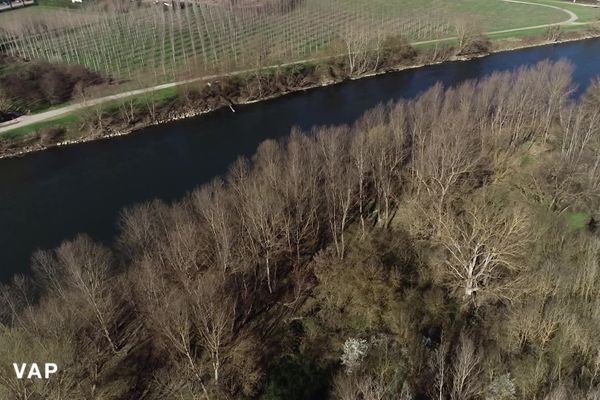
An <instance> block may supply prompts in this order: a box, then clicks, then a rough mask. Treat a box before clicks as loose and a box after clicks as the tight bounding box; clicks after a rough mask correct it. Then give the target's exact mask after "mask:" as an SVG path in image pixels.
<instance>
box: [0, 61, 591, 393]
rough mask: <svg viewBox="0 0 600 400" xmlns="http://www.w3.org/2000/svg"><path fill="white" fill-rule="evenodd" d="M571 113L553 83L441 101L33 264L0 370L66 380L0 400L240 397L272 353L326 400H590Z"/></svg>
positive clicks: (2, 331)
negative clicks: (323, 367)
mask: <svg viewBox="0 0 600 400" xmlns="http://www.w3.org/2000/svg"><path fill="white" fill-rule="evenodd" d="M569 93H570V80H569V66H568V65H566V64H565V63H557V64H550V63H542V64H539V65H537V66H535V67H533V68H530V69H522V70H520V71H517V72H512V73H502V74H495V75H493V76H490V77H489V78H486V79H485V80H483V81H481V82H469V83H466V84H463V85H461V86H459V87H456V88H452V89H448V90H444V89H443V88H441V87H440V86H437V87H434V88H432V89H431V90H429V91H428V92H426V93H424V94H422V95H421V96H420V97H418V98H416V99H414V100H405V101H401V102H399V103H397V104H392V105H388V106H379V107H377V108H375V109H374V110H372V111H370V112H368V113H367V114H365V115H364V116H363V117H362V118H361V119H360V120H359V121H357V122H356V123H355V124H354V125H352V126H340V127H329V128H315V129H314V130H313V131H311V132H309V133H303V132H299V131H294V132H292V133H291V135H290V136H289V137H288V138H287V139H286V140H285V141H283V142H275V141H266V142H264V143H263V144H261V146H260V147H259V149H258V150H257V153H256V155H255V156H254V157H253V158H252V159H251V160H247V159H241V160H239V161H238V162H237V163H236V164H235V165H234V166H232V168H231V170H230V172H229V173H228V175H227V176H226V177H225V178H224V179H217V180H215V181H214V182H212V183H210V184H208V185H205V186H203V187H201V188H199V189H197V190H195V191H194V192H193V193H191V194H190V195H188V196H187V197H186V198H185V199H183V200H181V201H179V202H177V203H175V204H173V205H166V204H164V203H161V202H158V201H155V202H151V203H147V204H143V205H139V206H136V207H134V208H131V209H128V210H125V211H124V212H123V215H122V218H121V220H120V234H119V236H118V240H117V246H116V248H115V249H114V250H113V251H111V250H109V249H107V248H106V247H104V246H103V245H100V244H97V243H94V242H93V241H92V240H91V239H89V238H87V237H85V236H80V237H78V238H76V239H74V240H72V241H69V242H65V243H64V244H63V245H61V246H60V247H59V248H58V249H56V250H54V251H42V252H38V253H36V255H35V256H34V261H33V262H34V270H35V272H36V279H35V283H36V286H35V287H33V286H31V284H30V283H29V281H28V280H26V279H22V278H19V279H17V280H16V281H15V283H14V284H13V285H11V286H8V287H3V288H2V290H0V302H1V303H0V304H1V305H2V306H1V307H0V343H1V344H2V346H0V358H1V362H0V365H2V366H4V365H11V363H12V362H13V359H14V358H15V357H16V358H19V357H20V358H27V357H30V355H29V354H28V353H27V352H26V351H25V349H27V348H29V349H43V352H42V353H41V354H44V355H45V356H47V357H49V358H52V357H57V358H58V359H59V360H61V374H60V376H61V378H59V379H56V380H52V381H50V383H49V384H48V385H44V386H43V387H42V386H38V385H37V383H36V382H23V381H16V380H15V379H14V377H12V376H11V371H10V370H7V369H0V394H2V395H3V398H7V399H12V398H15V399H16V398H19V399H20V398H28V396H29V395H30V394H31V393H36V394H37V395H39V396H45V397H48V398H96V399H117V398H156V399H181V398H190V399H221V398H244V397H248V398H251V397H255V396H258V395H259V394H260V393H261V392H263V391H265V390H266V392H264V393H271V392H269V390H274V389H273V387H274V386H273V385H281V380H275V381H274V382H275V383H269V384H268V385H267V384H266V382H267V381H269V376H271V375H272V374H276V373H280V372H281V371H279V372H278V368H277V367H276V365H277V363H278V360H280V359H281V358H282V357H283V356H282V354H291V355H290V357H291V356H292V355H293V357H300V356H299V354H303V356H304V357H308V356H310V355H311V354H312V357H316V358H317V360H319V362H320V363H325V364H327V363H330V365H333V367H332V368H334V369H335V370H336V371H337V372H336V373H335V374H333V376H334V378H333V381H332V382H330V383H329V387H330V388H333V389H332V391H331V395H332V396H333V397H335V398H339V399H348V400H350V399H388V398H389V399H397V398H401V399H411V398H413V396H429V397H430V398H432V399H438V400H444V399H452V400H471V399H473V400H476V399H505V400H506V399H515V398H516V397H515V396H516V393H519V394H520V395H522V398H533V397H536V398H544V396H545V395H548V396H559V395H560V393H563V392H564V391H566V390H578V392H577V393H581V395H582V396H583V395H584V394H583V393H588V392H589V393H594V391H595V390H597V385H598V380H599V379H600V378H599V377H598V374H599V371H600V367H599V366H600V362H598V360H599V358H598V356H597V346H598V345H599V343H598V339H597V336H598V335H597V333H598V331H599V330H600V319H598V315H597V312H596V311H595V309H596V300H595V299H596V297H597V294H598V293H600V269H599V268H600V262H599V260H600V244H599V241H598V239H597V237H595V236H590V235H591V234H589V233H588V232H582V231H581V232H578V233H574V232H573V231H572V230H571V229H568V228H566V227H565V226H564V222H563V219H562V218H563V217H562V215H563V213H566V212H567V211H566V210H567V209H568V208H569V207H574V206H575V205H578V206H580V207H583V206H584V205H585V204H588V205H589V204H593V205H595V206H597V205H598V204H600V202H598V200H599V199H598V195H599V192H598V186H597V184H598V179H597V176H596V175H594V174H593V173H591V172H590V171H594V168H598V165H599V164H600V161H599V160H600V156H598V154H600V153H599V152H598V149H599V148H600V139H599V137H600V136H599V135H598V133H599V131H598V121H599V120H600V119H599V117H598V112H597V106H596V107H594V96H593V93H594V91H593V90H592V91H591V92H590V94H589V95H588V97H586V101H584V102H582V104H581V105H575V104H571V103H570V101H569V99H568V95H569ZM596 105H597V103H596ZM524 154H525V155H531V154H535V156H536V157H537V160H538V161H537V163H534V165H532V166H526V165H524V164H522V163H520V160H522V159H523V155H524ZM564 171H568V172H569V173H567V172H564ZM586 185H587V186H586ZM582 187H586V189H582ZM548 199H552V200H551V201H548ZM569 204H570V206H569ZM401 232H404V233H401ZM573 243H575V244H576V245H574V244H573ZM415 310H419V312H415ZM295 324H296V325H297V324H301V325H302V326H303V328H302V329H297V328H294V329H292V328H291V327H292V326H296V325H295ZM440 331H441V332H443V333H439V332H440ZM435 332H438V333H435ZM350 336H352V337H354V338H353V339H347V338H348V337H350ZM361 336H362V337H363V338H369V339H360V337H361ZM290 337H292V339H290ZM357 337H358V339H357ZM344 340H346V343H345V344H344V355H343V356H342V358H341V359H342V361H343V365H344V366H346V367H347V368H346V369H345V367H344V368H343V367H342V366H341V365H340V364H339V360H340V355H339V348H340V342H343V341H344ZM299 342H300V343H302V345H301V346H300V345H299V344H298V343H299ZM298 348H303V349H304V350H303V352H300V353H299V350H298ZM5 349H7V350H5ZM564 349H568V350H564ZM36 351H38V350H36ZM39 351H42V350H39ZM346 353H347V354H346ZM573 354H578V356H577V357H574V356H573ZM507 357H510V358H511V359H512V360H513V361H512V362H511V363H507V362H504V360H506V359H507ZM9 359H10V362H9ZM23 361H26V360H23ZM348 366H351V367H348ZM329 376H331V374H330V375H329ZM284 381H286V380H285V379H284ZM287 381H289V379H288V380H287ZM287 381H286V382H287ZM289 384H291V385H293V384H294V382H293V380H292V382H291V383H289ZM265 388H266V389H265ZM552 393H555V394H552ZM557 393H558V394H557ZM266 395H267V394H265V396H266ZM547 398H548V399H550V398H555V397H547ZM556 398H560V397H556Z"/></svg>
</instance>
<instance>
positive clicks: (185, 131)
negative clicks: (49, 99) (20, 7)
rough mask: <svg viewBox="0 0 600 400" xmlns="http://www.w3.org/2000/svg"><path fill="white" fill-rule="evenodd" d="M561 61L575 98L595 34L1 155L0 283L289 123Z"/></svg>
mask: <svg viewBox="0 0 600 400" xmlns="http://www.w3.org/2000/svg"><path fill="white" fill-rule="evenodd" d="M563 58H564V59H567V60H569V61H570V62H571V63H572V64H573V65H574V66H575V71H574V76H573V79H574V82H575V83H576V84H577V85H578V90H577V92H576V95H579V94H581V92H582V91H583V90H585V88H586V87H587V86H588V84H589V82H590V80H591V79H592V78H593V77H595V76H596V75H600V39H590V40H584V41H579V42H571V43H564V44H558V45H550V46H544V47H536V48H530V49H524V50H518V51H513V52H507V53H498V54H494V55H491V56H489V57H485V58H480V59H475V60H471V61H466V62H453V63H447V64H441V65H435V66H430V67H424V68H419V69H415V70H407V71H401V72H396V73H390V74H387V75H382V76H377V77H372V78H366V79H362V80H357V81H352V82H346V83H343V84H340V85H336V86H330V87H326V88H319V89H314V90H310V91H306V92H302V93H297V94H293V95H289V96H285V97H282V98H279V99H274V100H270V101H265V102H262V103H257V104H252V105H247V106H240V107H238V109H237V112H236V113H232V112H231V111H229V110H220V111H217V112H214V113H211V114H208V115H204V116H200V117H195V118H190V119H187V120H180V121H176V122H172V123H168V124H164V125H160V126H155V127H150V128H147V129H144V130H143V131H141V132H138V133H136V134H132V135H129V136H123V137H118V138H113V139H108V140H102V141H98V142H91V143H85V144H79V145H73V146H66V147H61V148H54V149H50V150H47V151H43V152H39V153H33V154H29V155H27V156H24V157H21V158H12V159H4V160H0V281H7V280H9V279H10V278H11V276H13V275H14V274H15V273H27V271H28V270H29V264H30V257H31V254H32V252H33V251H34V250H35V249H37V248H53V247H56V246H57V245H59V244H60V243H61V242H62V241H63V240H65V239H70V238H72V237H74V236H75V235H76V234H77V233H87V234H89V235H90V236H91V237H92V238H94V239H96V240H100V241H102V242H104V243H106V244H109V245H110V244H111V241H112V239H113V237H114V235H115V233H116V231H117V221H118V216H119V213H120V210H122V209H123V208H124V207H127V206H131V205H134V204H136V203H140V202H143V201H147V200H151V199H154V198H160V199H163V200H166V201H173V200H177V199H180V198H181V197H182V196H184V195H185V193H187V192H189V191H190V190H192V189H193V188H194V187H196V186H198V185H200V184H202V183H204V182H207V181H209V180H211V179H212V178H213V177H216V176H218V175H222V174H224V173H225V172H226V171H227V168H228V166H229V165H231V163H232V162H233V161H234V160H235V159H236V158H237V157H239V156H241V155H246V156H249V155H252V154H253V153H254V152H255V150H256V148H257V146H258V144H259V143H260V142H261V141H263V140H265V139H267V138H279V137H282V136H285V135H286V134H288V133H289V131H290V129H291V128H292V127H293V126H299V127H300V128H302V129H309V128H311V127H312V126H315V125H331V124H343V123H352V122H353V121H355V120H356V119H357V118H358V117H360V115H362V114H363V113H364V111H365V110H367V109H369V108H371V107H373V106H375V105H377V104H378V103H381V102H388V101H391V100H397V99H400V98H408V97H413V96H415V95H416V94H418V93H419V92H422V91H424V90H426V89H427V88H429V87H430V86H432V85H434V84H435V83H436V82H438V81H440V82H442V83H443V84H444V85H445V86H452V85H456V84H458V83H460V82H463V81H465V80H467V79H473V78H482V77H484V76H486V75H489V74H490V73H492V72H494V71H506V70H511V69H514V68H518V67H520V66H523V65H531V64H535V63H537V62H539V61H541V60H544V59H550V60H559V59H563Z"/></svg>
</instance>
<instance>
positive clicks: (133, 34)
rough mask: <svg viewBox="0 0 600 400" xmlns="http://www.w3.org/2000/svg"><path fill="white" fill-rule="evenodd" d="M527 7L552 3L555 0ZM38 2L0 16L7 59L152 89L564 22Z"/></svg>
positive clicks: (496, 3)
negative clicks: (337, 46) (378, 45)
mask: <svg viewBox="0 0 600 400" xmlns="http://www.w3.org/2000/svg"><path fill="white" fill-rule="evenodd" d="M44 1H45V2H46V3H47V4H46V3H44ZM533 1H536V2H539V3H544V4H551V5H557V2H556V1H554V0H533ZM42 2H43V3H42V4H45V5H44V6H36V7H29V8H27V9H23V10H18V11H11V12H6V13H2V14H0V28H1V29H0V43H4V51H5V52H8V53H10V54H14V55H19V56H22V57H25V58H28V59H31V58H41V59H46V60H49V61H58V62H67V63H77V64H82V65H85V66H87V67H89V68H91V69H93V70H97V71H102V72H106V73H109V74H111V75H112V76H115V77H118V78H124V79H139V78H143V79H148V80H149V81H152V82H161V81H168V80H172V79H173V78H175V77H176V76H177V75H178V74H183V73H190V72H194V73H196V74H197V73H198V72H202V71H205V72H209V71H223V70H232V69H235V68H238V69H239V68H247V67H256V66H259V65H264V64H265V63H278V62H290V61H296V60H301V59H304V58H309V57H311V56H314V55H316V54H318V53H319V52H320V51H322V50H323V49H324V48H326V47H327V46H329V44H330V43H331V42H332V41H334V40H339V39H340V38H341V39H347V38H349V37H351V38H356V37H368V38H371V39H373V38H376V37H381V36H382V35H389V34H396V35H402V36H404V37H405V38H406V39H407V40H409V41H412V42H418V41H427V40H435V39H440V38H446V37H450V36H453V35H454V34H455V28H454V26H455V21H456V20H457V19H459V18H468V19H469V21H472V22H474V23H476V24H478V25H479V26H480V27H481V29H482V30H484V31H486V32H490V31H498V30H507V29H518V28H523V27H527V26H534V25H542V24H553V23H558V22H562V21H564V20H566V19H568V18H569V15H567V14H566V13H565V12H564V11H561V10H557V9H552V8H548V7H540V6H535V5H529V4H517V3H507V2H504V1H501V0H458V1H454V2H449V1H444V0H305V1H304V2H302V3H301V4H300V6H298V7H296V8H294V9H290V10H288V12H283V13H281V12H279V13H262V14H261V13H257V12H255V11H247V10H242V11H240V10H237V11H235V12H232V11H230V10H228V9H226V8H223V7H220V6H214V5H207V4H201V3H194V4H195V5H194V6H188V7H187V8H185V9H183V10H172V9H170V10H167V11H163V10H162V9H161V8H157V7H145V8H141V9H133V10H130V11H129V12H128V13H124V14H116V13H109V12H106V11H100V10H98V9H94V8H93V7H83V8H80V9H77V10H71V9H66V8H57V7H55V6H56V5H59V6H60V5H61V4H63V5H64V3H63V0H42ZM558 5H559V6H561V7H564V8H568V9H571V10H573V11H574V12H576V13H577V14H578V15H580V14H581V20H582V21H591V20H594V19H597V18H598V15H599V12H600V11H599V10H598V9H594V8H589V7H579V6H574V5H570V4H568V3H566V4H564V3H560V4H558ZM51 6H52V7H51Z"/></svg>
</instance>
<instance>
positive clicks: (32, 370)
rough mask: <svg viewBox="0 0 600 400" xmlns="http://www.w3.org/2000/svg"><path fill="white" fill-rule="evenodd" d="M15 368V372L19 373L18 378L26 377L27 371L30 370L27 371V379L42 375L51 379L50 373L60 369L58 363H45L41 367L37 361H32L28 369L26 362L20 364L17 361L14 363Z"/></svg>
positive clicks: (40, 377) (38, 377)
mask: <svg viewBox="0 0 600 400" xmlns="http://www.w3.org/2000/svg"><path fill="white" fill-rule="evenodd" d="M13 368H14V369H15V374H17V379H24V378H25V371H29V372H28V373H27V379H34V378H35V379H42V377H43V378H44V379H49V378H50V375H52V374H54V373H56V372H57V371H58V365H56V364H53V363H46V364H44V365H43V368H40V366H39V365H38V364H37V363H32V364H29V369H27V364H26V363H23V364H21V365H20V366H19V365H18V364H17V363H13ZM42 371H43V374H42Z"/></svg>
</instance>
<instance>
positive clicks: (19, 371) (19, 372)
mask: <svg viewBox="0 0 600 400" xmlns="http://www.w3.org/2000/svg"><path fill="white" fill-rule="evenodd" d="M25 367H27V364H21V369H19V366H18V365H17V363H13V368H14V369H15V374H17V379H23V376H24V375H25Z"/></svg>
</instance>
